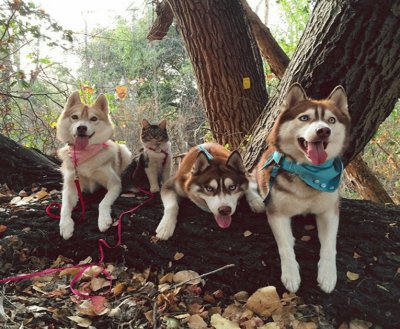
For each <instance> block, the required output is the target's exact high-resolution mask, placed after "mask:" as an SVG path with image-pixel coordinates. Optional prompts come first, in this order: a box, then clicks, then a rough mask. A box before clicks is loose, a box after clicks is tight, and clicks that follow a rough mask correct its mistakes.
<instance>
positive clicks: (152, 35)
mask: <svg viewBox="0 0 400 329" xmlns="http://www.w3.org/2000/svg"><path fill="white" fill-rule="evenodd" d="M156 13H157V18H156V20H155V21H154V23H153V26H152V27H151V30H150V32H149V34H148V35H147V39H148V40H149V41H154V40H161V39H162V38H164V37H165V35H166V34H167V33H168V30H169V27H170V26H171V24H172V21H173V19H174V13H173V12H172V9H171V6H170V5H169V3H168V1H166V0H164V1H162V2H160V3H158V4H157V7H156Z"/></svg>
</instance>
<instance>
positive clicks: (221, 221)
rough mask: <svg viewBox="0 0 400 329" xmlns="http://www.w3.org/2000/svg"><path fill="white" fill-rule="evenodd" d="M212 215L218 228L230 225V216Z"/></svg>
mask: <svg viewBox="0 0 400 329" xmlns="http://www.w3.org/2000/svg"><path fill="white" fill-rule="evenodd" d="M214 217H215V220H216V221H217V224H218V226H219V227H220V228H228V227H229V226H231V222H232V217H231V216H222V215H214Z"/></svg>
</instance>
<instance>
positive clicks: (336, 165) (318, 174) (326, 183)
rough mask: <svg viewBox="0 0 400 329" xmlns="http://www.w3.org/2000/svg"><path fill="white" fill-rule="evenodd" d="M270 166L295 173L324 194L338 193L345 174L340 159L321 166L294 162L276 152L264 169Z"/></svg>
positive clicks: (266, 162) (326, 162)
mask: <svg viewBox="0 0 400 329" xmlns="http://www.w3.org/2000/svg"><path fill="white" fill-rule="evenodd" d="M270 164H274V166H276V169H277V170H276V171H278V170H280V169H282V170H285V171H288V172H290V173H293V174H295V175H297V176H298V177H299V178H300V179H301V180H302V181H303V182H304V183H306V184H307V185H309V186H311V187H312V188H314V189H316V190H319V191H322V192H334V191H336V190H337V189H338V187H339V185H340V178H341V176H342V173H343V163H342V160H341V159H340V158H335V159H332V160H328V161H325V162H324V163H321V164H320V165H313V164H304V163H296V162H293V161H291V160H289V159H287V158H286V157H285V156H284V155H283V154H282V153H279V152H278V151H275V152H274V153H273V154H272V155H271V156H270V157H269V158H268V159H267V161H265V164H264V165H263V167H262V169H264V168H266V167H268V166H269V165H270ZM273 171H274V170H273ZM276 174H277V172H276ZM276 174H275V175H276Z"/></svg>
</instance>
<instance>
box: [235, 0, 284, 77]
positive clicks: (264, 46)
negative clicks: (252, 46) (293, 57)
mask: <svg viewBox="0 0 400 329" xmlns="http://www.w3.org/2000/svg"><path fill="white" fill-rule="evenodd" d="M240 2H241V4H242V6H243V9H244V11H245V13H246V16H247V18H248V20H249V22H250V26H251V30H252V31H253V34H254V38H255V39H256V41H257V44H258V48H259V49H260V52H261V55H262V56H263V57H264V58H265V59H266V60H267V62H268V64H269V66H270V67H271V71H272V72H273V73H274V74H275V75H276V76H277V77H278V78H279V79H281V78H282V76H283V74H284V73H285V71H286V68H287V67H288V65H289V62H290V59H289V57H288V56H287V55H286V53H285V52H284V51H283V49H282V48H281V47H280V46H279V44H278V42H276V40H275V38H274V37H273V36H272V34H271V31H270V30H269V28H268V27H267V26H265V25H264V24H263V23H262V21H261V19H260V18H259V17H258V15H257V14H256V13H255V12H254V11H253V10H252V9H251V8H250V6H249V4H248V3H247V0H240Z"/></svg>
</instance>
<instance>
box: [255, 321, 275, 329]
mask: <svg viewBox="0 0 400 329" xmlns="http://www.w3.org/2000/svg"><path fill="white" fill-rule="evenodd" d="M257 329H280V326H279V324H277V323H276V322H268V323H266V324H264V325H263V326H261V327H258V328H257Z"/></svg>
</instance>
